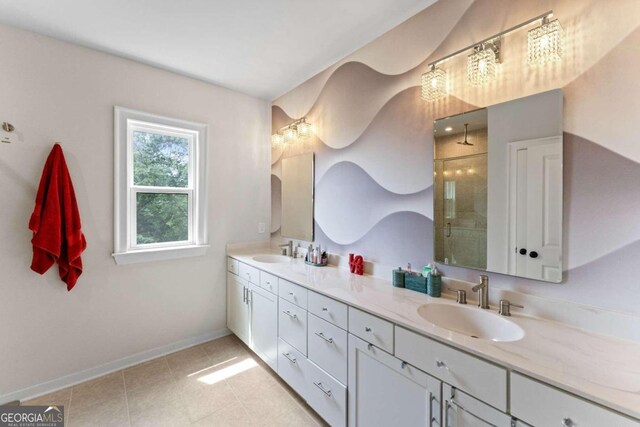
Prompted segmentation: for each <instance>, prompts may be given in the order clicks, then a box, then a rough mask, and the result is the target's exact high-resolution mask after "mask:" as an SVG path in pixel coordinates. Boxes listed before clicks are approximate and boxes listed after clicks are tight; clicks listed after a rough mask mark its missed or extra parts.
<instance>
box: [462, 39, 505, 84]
mask: <svg viewBox="0 0 640 427" xmlns="http://www.w3.org/2000/svg"><path fill="white" fill-rule="evenodd" d="M499 60H500V57H499V48H498V45H497V44H496V43H482V44H481V45H478V46H476V47H475V48H474V53H472V54H471V55H469V56H468V57H467V80H469V83H470V84H471V85H472V86H481V85H484V84H487V83H489V82H492V81H493V80H495V79H496V76H497V74H498V63H499Z"/></svg>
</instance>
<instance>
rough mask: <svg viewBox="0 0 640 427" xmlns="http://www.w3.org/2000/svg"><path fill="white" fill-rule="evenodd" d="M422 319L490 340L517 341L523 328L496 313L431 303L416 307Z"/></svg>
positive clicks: (451, 329) (522, 335)
mask: <svg viewBox="0 0 640 427" xmlns="http://www.w3.org/2000/svg"><path fill="white" fill-rule="evenodd" d="M418 315H420V317H422V318H423V319H425V320H427V321H429V322H431V323H433V324H434V325H436V326H439V327H441V328H444V329H448V330H450V331H454V332H458V333H460V334H463V335H467V336H470V337H473V338H480V339H485V340H490V341H518V340H520V339H522V338H523V337H524V330H523V329H522V328H521V327H520V326H518V325H516V324H515V323H514V322H512V321H510V320H508V319H505V318H504V317H500V316H499V315H498V314H495V313H492V312H489V311H485V310H482V309H480V308H477V307H476V308H473V307H461V306H458V305H450V304H439V303H431V304H424V305H421V306H420V307H418Z"/></svg>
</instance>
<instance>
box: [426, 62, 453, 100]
mask: <svg viewBox="0 0 640 427" xmlns="http://www.w3.org/2000/svg"><path fill="white" fill-rule="evenodd" d="M445 96H447V72H446V71H444V70H443V69H442V68H438V67H436V64H431V69H430V70H429V71H427V72H426V73H424V74H423V75H422V99H424V100H425V101H427V102H434V101H437V100H438V99H442V98H444V97H445Z"/></svg>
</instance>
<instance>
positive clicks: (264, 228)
mask: <svg viewBox="0 0 640 427" xmlns="http://www.w3.org/2000/svg"><path fill="white" fill-rule="evenodd" d="M266 231H267V226H266V225H265V223H264V222H259V223H258V233H260V234H264V233H265V232H266Z"/></svg>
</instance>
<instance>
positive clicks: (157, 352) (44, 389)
mask: <svg viewBox="0 0 640 427" xmlns="http://www.w3.org/2000/svg"><path fill="white" fill-rule="evenodd" d="M230 334H231V331H230V330H229V329H227V328H224V329H220V330H217V331H213V332H210V333H208V334H204V335H199V336H195V337H191V338H186V339H184V340H180V341H177V342H174V343H171V344H167V345H163V346H161V347H156V348H153V349H151V350H146V351H143V352H140V353H136V354H133V355H131V356H127V357H123V358H122V359H118V360H114V361H113V362H108V363H105V364H103V365H98V366H95V367H93V368H89V369H85V370H83V371H80V372H75V373H73V374H69V375H65V376H63V377H60V378H57V379H54V380H50V381H45V382H43V383H40V384H36V385H33V386H30V387H26V388H23V389H21V390H17V391H14V392H10V393H7V394H3V395H0V402H12V401H16V400H17V401H26V400H31V399H34V398H36V397H38V396H42V395H45V394H49V393H53V392H54V391H58V390H61V389H63V388H67V387H71V386H73V385H76V384H79V383H82V382H85V381H88V380H92V379H94V378H98V377H101V376H103V375H106V374H110V373H112V372H116V371H119V370H121V369H124V368H128V367H130V366H133V365H137V364H139V363H142V362H146V361H147V360H151V359H155V358H156V357H160V356H164V355H166V354H170V353H173V352H175V351H178V350H182V349H185V348H188V347H193V346H194V345H198V344H202V343H203V342H207V341H210V340H213V339H216V338H221V337H224V336H226V335H230Z"/></svg>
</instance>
